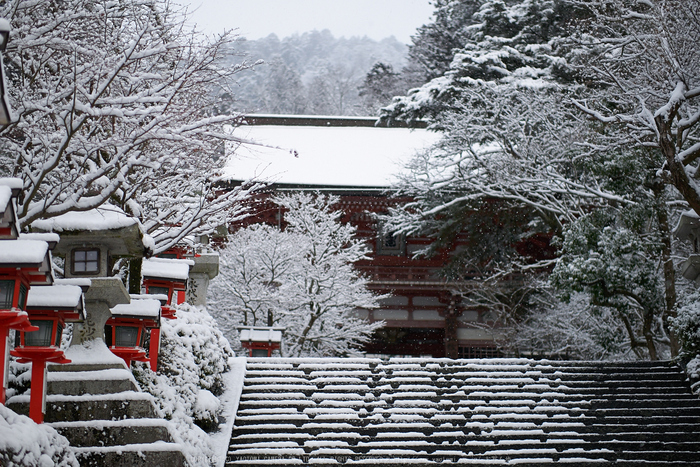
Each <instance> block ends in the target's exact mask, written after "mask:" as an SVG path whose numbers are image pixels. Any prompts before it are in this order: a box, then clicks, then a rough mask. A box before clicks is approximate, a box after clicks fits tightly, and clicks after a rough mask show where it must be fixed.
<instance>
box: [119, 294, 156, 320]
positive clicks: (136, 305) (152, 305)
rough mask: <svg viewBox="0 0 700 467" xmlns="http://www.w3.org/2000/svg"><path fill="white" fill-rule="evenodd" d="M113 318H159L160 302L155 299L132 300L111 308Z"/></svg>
mask: <svg viewBox="0 0 700 467" xmlns="http://www.w3.org/2000/svg"><path fill="white" fill-rule="evenodd" d="M110 311H111V312H112V316H135V317H139V318H158V315H159V313H160V301H159V300H155V299H150V298H149V299H145V300H132V301H131V303H122V304H119V305H115V306H114V307H113V308H110Z"/></svg>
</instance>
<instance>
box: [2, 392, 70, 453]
mask: <svg viewBox="0 0 700 467" xmlns="http://www.w3.org/2000/svg"><path fill="white" fill-rule="evenodd" d="M6 456H8V457H6ZM0 457H1V458H2V459H7V461H8V462H9V464H4V465H12V466H15V467H52V466H62V467H67V466H71V467H78V461H77V460H76V458H75V455H74V454H73V452H72V450H71V448H70V447H69V445H68V440H67V439H66V438H64V437H63V436H61V435H60V434H58V432H57V431H56V430H55V429H53V428H51V427H50V426H47V425H37V424H36V423H34V422H33V421H32V420H31V419H30V418H29V417H25V416H24V415H18V414H16V413H15V412H13V411H12V410H10V409H8V408H6V407H5V406H3V405H0Z"/></svg>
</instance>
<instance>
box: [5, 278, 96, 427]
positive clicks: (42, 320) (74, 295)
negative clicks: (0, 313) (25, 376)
mask: <svg viewBox="0 0 700 467" xmlns="http://www.w3.org/2000/svg"><path fill="white" fill-rule="evenodd" d="M26 306H27V308H26V310H27V314H28V315H29V321H30V322H31V324H32V326H33V327H34V329H35V330H29V329H26V330H24V331H21V332H19V333H18V334H17V336H16V347H15V348H14V349H13V350H12V351H11V354H12V355H13V356H15V357H17V358H18V360H17V361H18V362H20V363H29V362H31V364H32V392H31V397H30V400H29V417H30V418H31V419H32V420H34V421H35V422H36V423H42V422H43V421H44V413H45V412H46V364H47V363H48V362H51V363H70V360H68V359H67V358H66V357H65V355H64V353H63V350H61V349H60V347H61V335H62V332H63V329H64V328H65V325H66V323H67V322H80V321H82V320H83V319H85V315H84V304H83V291H82V289H81V288H80V287H78V286H76V285H52V286H41V287H32V288H31V290H30V291H29V294H28V296H27V305H26Z"/></svg>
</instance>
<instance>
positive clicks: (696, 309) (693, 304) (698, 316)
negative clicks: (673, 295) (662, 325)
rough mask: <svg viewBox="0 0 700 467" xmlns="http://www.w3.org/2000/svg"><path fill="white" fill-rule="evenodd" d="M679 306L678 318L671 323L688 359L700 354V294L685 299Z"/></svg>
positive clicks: (696, 293)
mask: <svg viewBox="0 0 700 467" xmlns="http://www.w3.org/2000/svg"><path fill="white" fill-rule="evenodd" d="M679 305H680V306H679V308H678V312H677V316H676V318H672V319H671V322H672V327H673V329H674V330H675V331H676V333H677V334H678V338H679V339H680V341H681V345H682V348H683V354H684V355H685V357H686V359H687V358H692V357H695V356H696V355H699V354H700V293H698V292H695V293H692V294H690V295H688V296H685V297H683V298H682V301H681V303H679Z"/></svg>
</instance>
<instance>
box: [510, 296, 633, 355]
mask: <svg viewBox="0 0 700 467" xmlns="http://www.w3.org/2000/svg"><path fill="white" fill-rule="evenodd" d="M539 291H540V295H539V296H538V297H537V302H538V303H537V305H536V306H534V307H533V310H532V311H531V312H530V313H529V314H528V315H527V316H526V317H525V318H524V319H523V320H521V321H518V322H515V323H512V325H511V326H507V327H505V328H502V329H500V331H501V333H503V335H504V337H503V338H502V339H501V340H500V342H499V344H501V346H502V348H503V349H504V350H506V351H508V352H509V353H512V354H515V355H522V356H526V355H530V354H532V353H534V355H535V356H544V357H547V358H564V359H574V360H578V359H581V360H609V361H619V360H631V359H636V358H637V356H636V355H635V354H634V353H633V351H632V349H631V348H630V346H629V343H628V340H627V338H626V337H625V336H626V334H627V332H626V331H625V329H624V327H623V324H622V323H621V322H620V320H619V319H618V317H617V316H616V312H615V311H614V310H612V309H611V308H607V307H595V306H591V304H590V302H589V297H588V295H587V294H582V293H574V294H572V295H571V297H570V299H569V301H568V302H562V301H560V300H559V299H558V298H557V294H556V292H555V291H554V290H551V289H550V288H547V287H544V288H540V289H539Z"/></svg>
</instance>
